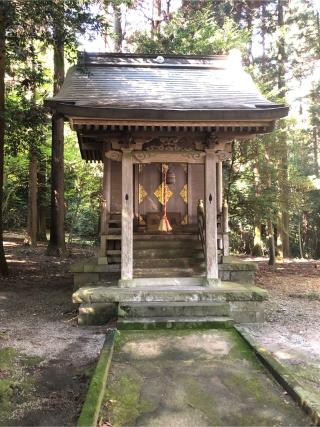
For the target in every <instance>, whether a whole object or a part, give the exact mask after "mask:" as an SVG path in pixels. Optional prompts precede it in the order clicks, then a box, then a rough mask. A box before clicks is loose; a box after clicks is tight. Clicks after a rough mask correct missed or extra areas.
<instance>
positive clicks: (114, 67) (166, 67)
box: [47, 53, 288, 122]
mask: <svg viewBox="0 0 320 427" xmlns="http://www.w3.org/2000/svg"><path fill="white" fill-rule="evenodd" d="M47 104H48V105H49V106H50V107H51V108H52V109H54V110H56V111H58V112H61V113H63V114H65V115H66V116H67V117H91V118H100V119H113V120H114V119H120V120H144V121H148V120H159V121H163V122H165V121H174V120H183V121H185V120H193V121H195V122H197V121H210V122H211V121H215V120H229V121H230V120H263V121H274V120H276V119H279V118H281V117H284V116H286V115H287V113H288V107H286V106H284V105H279V104H275V103H273V102H270V101H268V100H267V99H266V98H265V97H263V96H262V94H261V93H260V92H259V90H258V89H257V87H256V86H255V84H254V82H253V80H252V78H251V77H250V75H249V74H248V73H246V72H245V71H244V69H243V67H242V65H241V62H240V61H239V60H236V59H235V57H234V55H230V56H210V57H202V56H173V55H165V56H161V55H159V56H157V55H135V54H101V53H85V54H82V55H81V56H80V57H79V62H78V64H77V66H74V67H71V68H70V69H69V71H68V73H67V76H66V79H65V82H64V84H63V86H62V88H61V90H60V92H59V93H58V94H57V95H56V96H54V97H53V98H51V99H48V100H47Z"/></svg>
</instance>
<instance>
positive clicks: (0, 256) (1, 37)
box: [0, 1, 8, 276]
mask: <svg viewBox="0 0 320 427" xmlns="http://www.w3.org/2000/svg"><path fill="white" fill-rule="evenodd" d="M6 10H7V5H6V2H5V1H0V274H2V275H3V276H7V275H8V264H7V261H6V257H5V253H4V247H3V221H2V203H3V165H4V132H5V116H4V114H5V82H4V77H5V65H6Z"/></svg>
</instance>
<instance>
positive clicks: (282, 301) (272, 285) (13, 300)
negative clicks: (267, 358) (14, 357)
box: [0, 234, 320, 426]
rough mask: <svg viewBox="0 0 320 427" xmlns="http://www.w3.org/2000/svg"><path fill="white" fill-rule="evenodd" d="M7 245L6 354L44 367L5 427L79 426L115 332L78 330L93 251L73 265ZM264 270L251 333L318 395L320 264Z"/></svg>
mask: <svg viewBox="0 0 320 427" xmlns="http://www.w3.org/2000/svg"><path fill="white" fill-rule="evenodd" d="M5 240H6V254H7V258H8V260H9V265H10V271H11V273H10V276H9V277H8V278H6V279H0V350H1V349H3V348H5V347H14V348H15V349H16V350H17V351H19V352H20V353H23V354H26V355H28V356H38V357H40V358H41V362H40V363H39V364H38V365H37V367H36V368H35V369H33V370H32V376H33V378H34V381H35V386H34V389H33V392H32V396H30V395H29V397H28V398H29V401H28V400H27V401H25V400H21V399H20V400H19V399H17V400H16V402H15V407H14V408H13V410H12V411H11V415H10V417H9V418H8V419H7V420H6V422H5V423H2V424H1V422H0V425H7V424H10V425H19V426H23V425H32V426H36V425H37V426H39V425H50V426H58V425H75V422H76V419H77V416H78V414H79V411H80V408H81V404H82V402H83V398H84V394H85V390H86V387H87V384H88V369H90V368H92V367H93V366H94V365H95V362H96V360H97V358H98V355H99V351H100V349H101V346H102V344H103V341H104V334H105V332H106V330H107V328H108V325H105V326H103V327H86V328H81V327H78V326H77V324H76V311H75V307H74V306H73V305H72V303H71V294H72V275H71V274H70V273H69V272H68V270H69V266H70V264H71V263H73V262H75V261H78V260H80V259H81V258H85V257H88V256H89V255H92V251H90V250H88V249H86V248H81V247H79V246H76V245H73V246H72V248H71V250H72V254H70V255H69V257H67V258H65V259H56V258H51V257H47V256H46V255H45V247H46V246H45V245H39V246H38V247H37V248H36V249H30V248H28V247H25V246H23V236H21V235H19V234H10V235H7V236H6V239H5ZM254 261H257V260H254ZM258 262H259V265H260V272H259V275H258V285H259V286H261V287H263V288H265V289H266V290H268V292H269V296H270V298H269V301H268V302H267V306H266V322H265V323H264V324H262V325H252V324H251V325H246V328H247V331H248V332H250V334H252V336H253V337H254V338H255V339H256V340H257V341H258V342H259V343H260V344H261V345H263V346H265V347H266V348H268V349H269V350H270V351H271V352H273V353H274V354H275V356H276V357H279V358H280V359H282V360H285V361H286V362H287V363H288V364H289V365H290V366H294V367H295V368H296V367H297V366H301V367H310V369H312V375H311V380H310V378H309V377H310V375H309V377H308V378H306V375H304V376H302V379H303V380H305V381H307V380H308V384H307V385H308V386H310V387H311V388H312V390H315V391H316V392H318V391H319V389H318V388H319V384H320V374H319V373H320V322H319V320H320V310H319V304H320V263H319V262H315V261H304V262H294V261H292V262H287V263H284V264H279V265H278V266H277V267H276V268H270V267H268V265H267V262H266V260H265V259H258ZM0 374H1V370H0ZM28 374H29V373H28ZM0 378H1V375H0Z"/></svg>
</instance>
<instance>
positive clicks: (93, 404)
mask: <svg viewBox="0 0 320 427" xmlns="http://www.w3.org/2000/svg"><path fill="white" fill-rule="evenodd" d="M114 336H115V331H114V330H109V331H108V332H107V335H106V339H105V343H104V346H103V348H102V350H101V353H100V359H99V361H98V364H97V367H96V369H95V371H94V374H93V376H92V379H91V382H90V386H89V390H88V393H87V396H86V399H85V402H84V405H83V407H82V411H81V414H80V417H79V420H78V423H77V425H78V426H79V427H89V426H92V427H95V426H96V425H97V421H98V416H99V411H100V408H101V402H102V399H103V394H104V388H105V385H106V381H107V376H108V372H109V367H110V363H111V358H112V354H113V348H114V347H113V346H114Z"/></svg>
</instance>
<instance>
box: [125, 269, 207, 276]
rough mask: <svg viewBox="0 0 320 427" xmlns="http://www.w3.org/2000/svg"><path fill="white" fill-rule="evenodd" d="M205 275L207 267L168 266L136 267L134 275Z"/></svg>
mask: <svg viewBox="0 0 320 427" xmlns="http://www.w3.org/2000/svg"><path fill="white" fill-rule="evenodd" d="M204 275H205V269H204V268H201V267H197V268H182V267H181V268H178V267H166V268H161V267H159V268H157V267H154V268H134V269H133V276H134V277H145V278H147V277H201V276H204Z"/></svg>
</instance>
